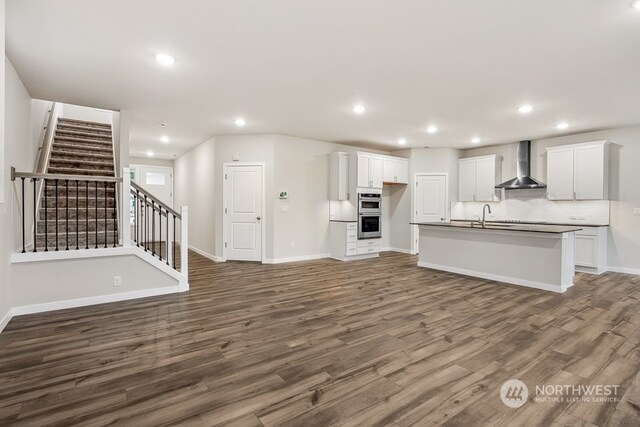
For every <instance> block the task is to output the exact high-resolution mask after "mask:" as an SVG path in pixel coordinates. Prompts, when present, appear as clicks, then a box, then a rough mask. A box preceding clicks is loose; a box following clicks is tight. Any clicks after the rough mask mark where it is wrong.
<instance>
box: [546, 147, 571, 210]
mask: <svg viewBox="0 0 640 427" xmlns="http://www.w3.org/2000/svg"><path fill="white" fill-rule="evenodd" d="M573 158H574V156H573V148H572V147H568V148H557V149H554V150H548V151H547V197H548V198H549V200H573Z"/></svg>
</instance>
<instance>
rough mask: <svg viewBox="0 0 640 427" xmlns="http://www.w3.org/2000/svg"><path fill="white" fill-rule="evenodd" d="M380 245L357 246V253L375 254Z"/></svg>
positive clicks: (378, 250)
mask: <svg viewBox="0 0 640 427" xmlns="http://www.w3.org/2000/svg"><path fill="white" fill-rule="evenodd" d="M381 247H382V246H365V247H359V248H358V255H364V254H375V253H378V252H380V248H381Z"/></svg>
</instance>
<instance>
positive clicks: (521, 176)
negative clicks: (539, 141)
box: [496, 141, 547, 190]
mask: <svg viewBox="0 0 640 427" xmlns="http://www.w3.org/2000/svg"><path fill="white" fill-rule="evenodd" d="M516 154H517V157H518V160H517V166H516V177H515V178H513V179H510V180H509V181H505V182H503V183H502V184H500V185H496V188H504V189H505V190H520V189H524V188H547V185H546V184H545V183H543V182H540V181H538V180H537V179H534V178H532V177H531V141H520V142H518V147H517V152H516Z"/></svg>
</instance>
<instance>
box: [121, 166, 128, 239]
mask: <svg viewBox="0 0 640 427" xmlns="http://www.w3.org/2000/svg"><path fill="white" fill-rule="evenodd" d="M130 197H131V169H129V168H122V194H121V201H120V206H121V208H120V217H121V218H122V228H121V229H122V233H121V235H122V246H123V247H128V246H131V212H130V209H131V202H130V200H129V199H130Z"/></svg>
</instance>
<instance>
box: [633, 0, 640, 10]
mask: <svg viewBox="0 0 640 427" xmlns="http://www.w3.org/2000/svg"><path fill="white" fill-rule="evenodd" d="M631 7H632V8H634V9H635V10H640V0H636V1H634V2H633V3H631Z"/></svg>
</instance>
